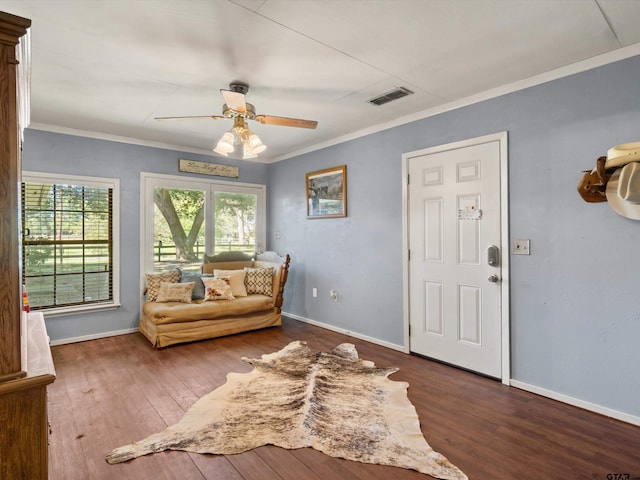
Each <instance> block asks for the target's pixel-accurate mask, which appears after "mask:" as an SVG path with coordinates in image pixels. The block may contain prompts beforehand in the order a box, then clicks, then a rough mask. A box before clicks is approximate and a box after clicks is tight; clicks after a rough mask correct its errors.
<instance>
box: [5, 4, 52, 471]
mask: <svg viewBox="0 0 640 480" xmlns="http://www.w3.org/2000/svg"><path fill="white" fill-rule="evenodd" d="M30 26H31V21H30V20H28V19H26V18H21V17H16V16H14V15H10V14H7V13H3V12H0V478H1V479H3V480H14V479H15V480H25V479H29V480H46V479H47V476H48V474H47V451H48V435H49V428H48V420H47V385H48V384H50V383H51V382H53V380H54V379H55V371H54V368H53V362H52V360H51V350H50V349H49V339H48V337H47V332H46V329H45V325H44V319H43V316H42V314H41V313H32V314H28V315H27V314H24V313H23V312H22V299H21V296H22V281H21V273H20V253H21V252H20V182H21V163H20V144H21V136H22V126H24V125H26V123H27V122H28V120H27V119H26V118H25V114H26V115H28V90H27V91H24V90H23V89H21V88H20V87H21V86H22V87H24V86H28V74H29V71H28V49H27V48H24V47H25V44H26V43H27V42H28V35H27V29H28V28H29V27H30ZM21 39H22V40H21ZM21 53H22V55H21ZM20 61H22V65H19V63H20ZM25 65H26V68H25ZM25 79H27V81H25Z"/></svg>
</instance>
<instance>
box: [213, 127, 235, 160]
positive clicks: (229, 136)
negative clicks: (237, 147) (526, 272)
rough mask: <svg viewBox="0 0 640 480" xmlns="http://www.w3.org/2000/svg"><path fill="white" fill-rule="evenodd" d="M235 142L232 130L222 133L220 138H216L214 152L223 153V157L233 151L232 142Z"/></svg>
mask: <svg viewBox="0 0 640 480" xmlns="http://www.w3.org/2000/svg"><path fill="white" fill-rule="evenodd" d="M234 143H235V137H234V135H233V133H232V132H225V133H224V135H222V138H220V140H218V143H217V144H216V148H214V149H213V151H214V152H216V153H219V154H220V155H224V156H225V157H226V156H227V155H228V154H229V153H231V152H233V150H234V148H233V144H234Z"/></svg>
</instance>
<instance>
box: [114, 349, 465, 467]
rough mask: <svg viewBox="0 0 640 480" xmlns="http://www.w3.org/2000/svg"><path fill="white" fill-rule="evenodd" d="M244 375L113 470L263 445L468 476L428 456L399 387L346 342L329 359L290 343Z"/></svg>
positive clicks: (118, 452) (124, 451)
mask: <svg viewBox="0 0 640 480" xmlns="http://www.w3.org/2000/svg"><path fill="white" fill-rule="evenodd" d="M243 360H244V361H246V362H249V363H250V364H252V365H253V366H254V368H253V370H252V371H251V372H249V373H230V374H229V375H228V376H227V383H225V384H224V385H222V386H221V387H219V388H218V389H216V390H214V391H213V392H211V393H209V394H207V395H205V396H204V397H202V398H201V399H200V400H198V401H197V402H196V403H194V405H193V406H192V407H191V408H190V409H189V411H187V413H186V414H185V415H184V417H183V418H182V420H181V421H180V422H179V423H177V424H175V425H173V426H171V427H169V428H167V429H166V430H164V431H163V432H160V433H156V434H154V435H151V436H149V437H147V438H145V439H144V440H141V441H139V442H135V443H132V444H130V445H126V446H124V447H120V448H116V449H115V450H113V451H112V452H111V453H109V455H107V462H109V463H111V464H113V463H120V462H126V461H127V460H131V459H133V458H136V457H139V456H142V455H146V454H148V453H154V452H161V451H163V450H185V451H189V452H197V453H213V454H225V455H226V454H234V453H241V452H245V451H247V450H250V449H252V448H256V447H259V446H262V445H267V444H271V445H276V446H279V447H283V448H288V449H294V448H302V447H313V448H315V449H317V450H320V451H322V452H324V453H326V454H327V455H331V456H332V457H339V458H345V459H348V460H357V461H359V462H363V463H376V464H381V465H392V466H396V467H402V468H409V469H413V470H417V471H419V472H422V473H426V474H428V475H432V476H434V477H437V478H442V479H451V480H461V479H466V478H467V476H466V475H465V474H464V473H462V472H461V471H460V470H458V468H456V467H455V466H454V465H453V464H451V463H450V462H449V461H448V460H447V459H446V458H445V457H444V456H442V455H441V454H439V453H437V452H435V451H434V450H433V449H432V448H431V447H430V446H429V444H428V443H427V442H426V440H425V439H424V437H423V436H422V432H421V431H420V423H419V420H418V415H417V413H416V410H415V408H414V406H413V405H412V404H411V402H409V399H408V398H407V388H408V386H409V384H408V383H406V382H396V381H393V380H389V379H388V378H387V377H388V376H389V375H391V374H392V373H395V372H397V371H398V369H397V368H378V367H376V366H375V365H374V363H373V362H370V361H367V360H360V359H359V358H358V352H357V351H356V349H355V347H354V345H352V344H350V343H343V344H342V345H339V346H338V347H336V348H335V349H334V350H333V351H332V352H330V353H322V352H315V351H313V350H311V349H309V348H308V347H307V346H306V343H305V342H300V341H298V342H292V343H290V344H289V345H287V346H286V347H285V348H283V349H282V350H280V351H279V352H275V353H271V354H268V355H263V356H262V359H253V360H251V359H247V358H243Z"/></svg>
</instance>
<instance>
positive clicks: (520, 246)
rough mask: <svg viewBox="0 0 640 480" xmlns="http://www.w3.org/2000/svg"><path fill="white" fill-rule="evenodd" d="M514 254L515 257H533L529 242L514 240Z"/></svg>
mask: <svg viewBox="0 0 640 480" xmlns="http://www.w3.org/2000/svg"><path fill="white" fill-rule="evenodd" d="M513 254H514V255H531V253H530V251H529V240H514V241H513Z"/></svg>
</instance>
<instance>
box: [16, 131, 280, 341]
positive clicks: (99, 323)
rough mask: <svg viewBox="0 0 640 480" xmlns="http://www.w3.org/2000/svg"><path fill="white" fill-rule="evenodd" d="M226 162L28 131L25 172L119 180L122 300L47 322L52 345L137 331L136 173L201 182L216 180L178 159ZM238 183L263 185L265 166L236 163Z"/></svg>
mask: <svg viewBox="0 0 640 480" xmlns="http://www.w3.org/2000/svg"><path fill="white" fill-rule="evenodd" d="M180 158H187V159H190V160H198V161H203V162H210V163H221V164H222V163H225V164H232V163H231V162H225V161H223V160H222V159H221V158H217V157H210V156H204V155H195V154H192V153H183V152H176V151H170V150H163V149H158V148H151V147H143V146H137V145H131V144H125V143H117V142H110V141H104V140H94V139H89V138H82V137H76V136H71V135H63V134H58V133H49V132H43V131H38V130H29V129H28V130H27V131H26V132H25V142H24V149H23V159H22V167H23V169H24V170H31V171H38V172H49V173H66V174H72V175H87V176H94V177H111V178H119V179H120V206H121V212H120V297H121V298H120V301H121V303H122V306H121V307H120V308H118V309H116V310H111V311H106V312H100V313H87V314H78V315H67V316H60V317H50V318H47V319H46V323H47V332H48V334H49V336H50V337H51V340H52V341H56V340H61V339H68V338H77V337H83V336H91V335H96V334H100V333H104V332H115V331H120V330H127V329H131V328H137V326H138V322H139V319H140V278H141V275H142V273H144V272H142V273H141V272H140V173H141V172H153V173H162V174H168V175H182V176H190V177H199V178H207V179H212V178H217V177H211V176H206V175H197V174H188V173H180V172H178V159H180ZM233 165H237V166H238V167H239V172H240V178H238V179H230V178H229V179H228V178H225V179H224V180H228V181H240V182H243V183H257V184H266V182H267V166H266V165H264V164H259V163H251V162H242V161H240V162H235V163H233Z"/></svg>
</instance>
